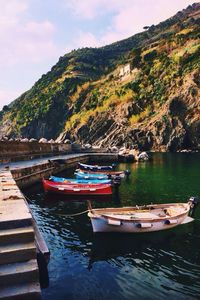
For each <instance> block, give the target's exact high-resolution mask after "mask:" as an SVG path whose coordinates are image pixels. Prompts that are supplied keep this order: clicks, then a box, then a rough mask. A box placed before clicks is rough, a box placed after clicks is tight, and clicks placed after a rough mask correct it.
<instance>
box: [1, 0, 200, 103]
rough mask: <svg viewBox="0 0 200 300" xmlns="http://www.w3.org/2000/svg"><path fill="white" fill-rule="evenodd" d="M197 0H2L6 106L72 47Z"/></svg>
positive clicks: (124, 32) (137, 28)
mask: <svg viewBox="0 0 200 300" xmlns="http://www.w3.org/2000/svg"><path fill="white" fill-rule="evenodd" d="M194 2H198V1H195V0H0V8H1V10H0V109H2V107H3V106H4V105H7V104H9V103H10V102H11V101H13V100H14V99H16V98H17V97H18V96H20V95H21V94H22V93H23V92H25V91H27V90H28V89H30V88H31V87H32V86H33V85H34V83H35V82H36V81H37V80H38V79H39V78H40V77H41V76H42V74H45V73H47V72H48V71H49V70H50V69H51V67H52V66H53V65H55V64H56V63H57V61H58V59H59V57H60V56H63V55H64V54H65V53H67V52H70V51H71V50H72V49H77V48H82V47H86V46H87V47H99V46H103V45H107V44H110V43H112V42H115V41H118V40H121V39H124V38H127V37H129V36H132V35H134V34H135V33H138V32H141V31H143V27H144V26H148V25H152V24H154V25H156V24H158V23H159V22H161V21H164V20H165V19H167V18H169V17H171V16H173V15H174V14H175V13H177V12H178V11H179V10H182V9H184V8H186V7H187V6H188V5H190V4H192V3H194Z"/></svg>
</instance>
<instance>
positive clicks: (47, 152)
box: [0, 141, 72, 163]
mask: <svg viewBox="0 0 200 300" xmlns="http://www.w3.org/2000/svg"><path fill="white" fill-rule="evenodd" d="M71 152H72V146H71V145H70V144H58V143H38V142H20V141H19V142H18V141H0V163H8V162H11V161H18V160H28V159H33V158H37V157H42V156H54V155H58V154H63V153H65V154H67V153H71Z"/></svg>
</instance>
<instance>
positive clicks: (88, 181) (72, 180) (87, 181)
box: [49, 176, 112, 184]
mask: <svg viewBox="0 0 200 300" xmlns="http://www.w3.org/2000/svg"><path fill="white" fill-rule="evenodd" d="M49 180H51V181H53V182H63V183H66V182H67V183H78V184H81V183H83V184H99V183H102V184H111V183H112V181H111V180H110V179H104V180H100V179H78V178H77V179H75V178H63V177H57V176H51V177H50V178H49Z"/></svg>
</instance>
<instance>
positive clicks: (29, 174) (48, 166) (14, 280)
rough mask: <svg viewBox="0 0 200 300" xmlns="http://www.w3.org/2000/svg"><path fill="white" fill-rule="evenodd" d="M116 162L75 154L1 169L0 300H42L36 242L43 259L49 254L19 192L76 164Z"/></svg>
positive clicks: (106, 155) (104, 155) (114, 157)
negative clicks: (39, 245) (40, 249)
mask: <svg viewBox="0 0 200 300" xmlns="http://www.w3.org/2000/svg"><path fill="white" fill-rule="evenodd" d="M116 160H117V154H109V153H84V154H80V153H78V154H68V155H59V156H58V157H50V158H49V157H48V158H43V159H41V158H40V159H34V160H30V161H21V162H16V163H14V162H10V163H9V164H8V166H7V167H6V165H0V299H5V300H6V299H7V300H12V299H18V300H26V299H27V300H35V299H41V288H40V283H39V268H38V263H37V251H38V241H39V242H40V243H41V245H42V246H41V248H43V249H42V250H43V251H42V253H43V254H44V256H45V254H47V255H48V254H49V253H48V248H47V247H46V244H45V241H44V240H43V239H42V237H41V236H40V235H39V234H37V231H38V228H37V225H36V224H35V222H34V220H33V217H32V214H31V211H30V209H29V207H28V205H27V203H26V199H25V197H24V195H23V194H22V192H21V191H20V189H19V188H23V187H27V186H30V185H32V184H34V183H36V182H40V181H41V178H42V177H45V176H49V175H51V174H52V173H53V174H56V173H58V172H61V171H63V170H66V169H68V168H72V167H76V166H77V163H78V162H89V161H92V162H95V161H96V162H103V161H116Z"/></svg>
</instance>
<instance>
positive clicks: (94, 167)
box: [78, 163, 113, 171]
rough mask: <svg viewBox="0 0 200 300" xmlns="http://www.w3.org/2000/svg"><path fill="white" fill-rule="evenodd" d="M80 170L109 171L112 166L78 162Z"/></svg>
mask: <svg viewBox="0 0 200 300" xmlns="http://www.w3.org/2000/svg"><path fill="white" fill-rule="evenodd" d="M78 166H79V168H80V169H81V170H86V171H87V170H91V171H111V170H112V169H113V166H99V165H87V164H83V163H78Z"/></svg>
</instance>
